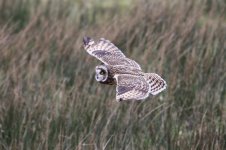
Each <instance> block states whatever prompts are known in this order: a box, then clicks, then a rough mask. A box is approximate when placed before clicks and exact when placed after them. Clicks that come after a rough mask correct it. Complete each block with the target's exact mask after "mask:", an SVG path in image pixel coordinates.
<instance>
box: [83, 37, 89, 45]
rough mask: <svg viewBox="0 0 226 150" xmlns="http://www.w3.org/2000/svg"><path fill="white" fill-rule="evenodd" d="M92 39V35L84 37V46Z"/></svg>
mask: <svg viewBox="0 0 226 150" xmlns="http://www.w3.org/2000/svg"><path fill="white" fill-rule="evenodd" d="M90 41H91V38H90V37H87V36H85V37H83V43H84V46H86V45H88V44H89V42H90Z"/></svg>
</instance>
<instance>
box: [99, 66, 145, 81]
mask: <svg viewBox="0 0 226 150" xmlns="http://www.w3.org/2000/svg"><path fill="white" fill-rule="evenodd" d="M104 68H105V69H104ZM99 69H100V70H101V71H102V72H103V74H99V71H98V70H99ZM117 74H128V75H135V76H144V73H143V72H142V71H141V70H139V69H137V68H134V67H125V66H123V65H117V66H111V65H105V64H103V65H99V66H96V80H97V81H98V79H97V76H107V77H106V80H100V81H98V82H100V83H102V84H110V85H113V84H115V85H116V84H117V83H116V79H115V78H114V76H115V75H117Z"/></svg>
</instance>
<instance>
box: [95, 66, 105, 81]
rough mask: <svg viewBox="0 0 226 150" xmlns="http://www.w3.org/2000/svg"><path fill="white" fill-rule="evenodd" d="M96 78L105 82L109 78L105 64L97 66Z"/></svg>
mask: <svg viewBox="0 0 226 150" xmlns="http://www.w3.org/2000/svg"><path fill="white" fill-rule="evenodd" d="M95 79H96V80H97V81H98V82H105V81H107V79H108V69H107V67H106V66H105V65H99V66H96V75H95Z"/></svg>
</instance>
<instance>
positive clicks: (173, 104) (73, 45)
mask: <svg viewBox="0 0 226 150" xmlns="http://www.w3.org/2000/svg"><path fill="white" fill-rule="evenodd" d="M13 4H14V5H13ZM225 10H226V3H225V1H223V0H219V1H209V0H207V1H196V2H195V1H194V2H193V1H189V2H187V1H185V0H184V1H183V0H182V1H177V0H173V1H167V0H162V1H160V2H154V1H141V2H138V1H134V2H133V4H131V5H130V4H129V2H128V1H127V0H124V1H122V2H114V1H112V2H109V3H101V2H100V1H98V0H96V1H92V2H86V3H84V2H83V1H73V0H65V1H51V0H46V1H32V0H19V1H16V2H14V1H13V0H9V1H4V0H3V1H1V2H0V149H78V150H80V149H132V150H133V149H225V148H226V131H225V130H226V129H225V128H226V126H225V125H226V103H225V100H226V82H225V80H226V69H225V68H226V15H225V14H226V13H225ZM84 35H88V36H91V37H95V38H100V37H105V38H107V39H109V40H111V41H112V42H114V43H115V44H116V45H117V46H118V47H119V48H120V49H122V51H123V52H124V53H125V54H126V55H127V56H128V57H130V58H132V59H134V60H136V61H137V62H139V63H140V64H141V67H142V69H143V70H144V71H145V72H156V73H158V74H161V75H162V77H163V78H164V79H166V81H167V84H168V87H167V90H166V91H165V92H163V93H161V94H160V95H158V96H155V97H149V98H148V99H147V100H146V101H142V102H137V101H129V102H121V103H118V102H116V101H115V87H114V86H106V85H100V84H98V83H97V82H96V81H95V79H94V67H95V66H96V65H97V64H99V63H100V62H98V61H97V60H96V59H94V58H92V57H91V56H89V55H88V54H87V53H86V52H85V51H84V50H83V48H82V37H83V36H84Z"/></svg>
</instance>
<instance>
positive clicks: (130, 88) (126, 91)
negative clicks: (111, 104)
mask: <svg viewBox="0 0 226 150" xmlns="http://www.w3.org/2000/svg"><path fill="white" fill-rule="evenodd" d="M114 78H115V79H116V82H117V86H116V100H117V101H122V100H131V99H135V100H142V99H145V98H146V97H148V95H149V84H148V83H147V81H146V80H145V79H144V78H143V77H142V76H134V75H129V74H121V75H119V74H116V75H115V76H114Z"/></svg>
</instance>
